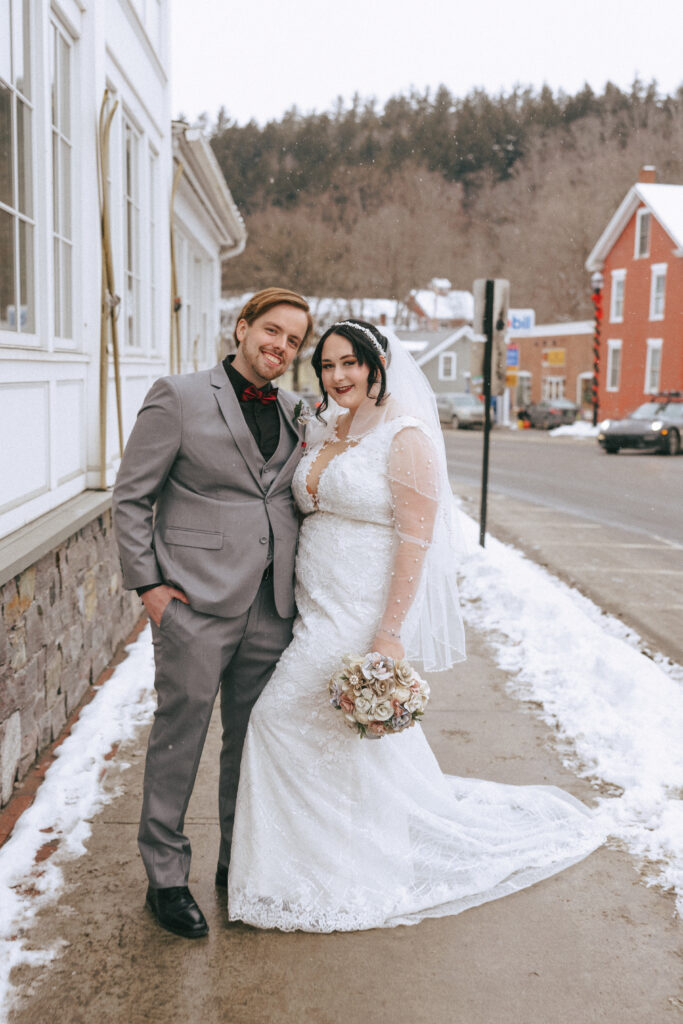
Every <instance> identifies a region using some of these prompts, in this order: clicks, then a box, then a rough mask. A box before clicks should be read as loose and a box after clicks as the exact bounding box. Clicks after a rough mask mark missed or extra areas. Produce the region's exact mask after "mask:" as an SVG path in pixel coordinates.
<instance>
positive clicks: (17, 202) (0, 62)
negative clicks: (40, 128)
mask: <svg viewBox="0 0 683 1024" xmlns="http://www.w3.org/2000/svg"><path fill="white" fill-rule="evenodd" d="M29 8H30V2H29V0H0V329H1V330H9V331H16V332H17V333H27V334H31V333H33V332H34V331H35V329H36V317H35V287H34V230H35V221H34V209H33V173H32V170H33V159H32V145H33V103H32V96H31V73H30V55H31V46H30V43H31V40H30V22H29Z"/></svg>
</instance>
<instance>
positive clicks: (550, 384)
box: [541, 377, 567, 402]
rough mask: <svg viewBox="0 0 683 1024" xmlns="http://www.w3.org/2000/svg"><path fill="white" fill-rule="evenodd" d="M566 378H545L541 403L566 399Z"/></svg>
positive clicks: (542, 384)
mask: <svg viewBox="0 0 683 1024" xmlns="http://www.w3.org/2000/svg"><path fill="white" fill-rule="evenodd" d="M566 380H567V378H566V377H543V378H542V380H541V401H542V402H556V401H557V399H558V398H564V388H565V384H566Z"/></svg>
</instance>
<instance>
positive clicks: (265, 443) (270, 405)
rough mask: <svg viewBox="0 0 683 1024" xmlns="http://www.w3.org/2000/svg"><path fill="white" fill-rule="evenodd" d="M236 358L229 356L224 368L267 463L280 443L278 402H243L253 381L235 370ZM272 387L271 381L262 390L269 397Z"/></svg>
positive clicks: (225, 360) (224, 361)
mask: <svg viewBox="0 0 683 1024" xmlns="http://www.w3.org/2000/svg"><path fill="white" fill-rule="evenodd" d="M234 358H235V357H234V356H228V357H227V358H226V359H224V360H223V367H224V369H225V372H226V373H227V375H228V380H229V381H230V383H231V384H232V386H233V388H234V390H235V394H236V395H237V400H238V402H239V403H240V409H241V410H242V415H243V416H244V419H245V421H246V424H247V426H248V427H249V430H250V431H251V433H252V436H253V438H254V440H255V441H256V444H257V445H258V447H259V451H260V452H261V455H262V456H263V458H264V459H265V460H266V462H267V461H268V459H270V458H272V457H273V455H274V454H275V449H276V448H277V446H278V444H279V442H280V415H279V413H278V411H277V402H266V403H265V404H264V403H263V402H258V401H254V402H242V401H241V397H242V392H243V391H244V389H245V388H247V387H249V385H250V384H251V381H248V380H247V379H246V377H243V376H242V374H241V373H239V372H238V371H237V370H236V369H235V368H234V366H233V365H232V361H233V359H234ZM272 387H273V385H272V384H271V383H270V381H269V382H268V383H267V384H266V385H264V387H262V388H261V389H260V390H261V391H263V393H264V394H266V395H267V394H268V392H269V391H271V390H272Z"/></svg>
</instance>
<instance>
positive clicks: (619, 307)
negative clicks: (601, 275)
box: [609, 270, 626, 324]
mask: <svg viewBox="0 0 683 1024" xmlns="http://www.w3.org/2000/svg"><path fill="white" fill-rule="evenodd" d="M625 295H626V271H625V270H613V271H612V288H611V291H610V302H609V318H610V322H611V323H613V324H620V323H623V321H624V298H625ZM617 296H618V301H617Z"/></svg>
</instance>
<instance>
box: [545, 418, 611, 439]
mask: <svg viewBox="0 0 683 1024" xmlns="http://www.w3.org/2000/svg"><path fill="white" fill-rule="evenodd" d="M599 431H600V428H599V427H594V426H593V424H592V423H589V422H588V420H577V421H576V423H567V424H565V425H564V426H562V427H554V428H553V429H552V430H549V431H548V433H549V434H550V436H551V437H581V438H588V439H591V438H594V437H597V436H598V433H599Z"/></svg>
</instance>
